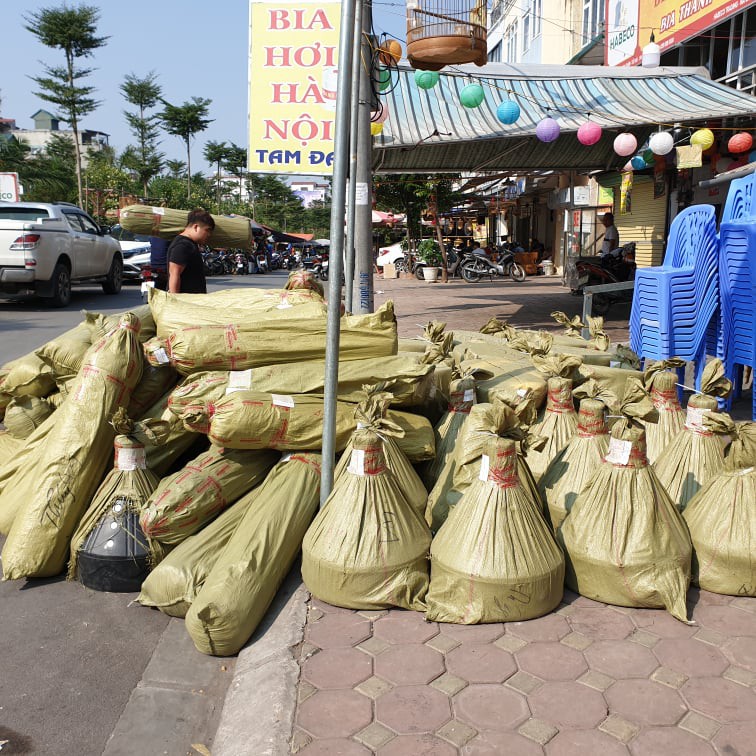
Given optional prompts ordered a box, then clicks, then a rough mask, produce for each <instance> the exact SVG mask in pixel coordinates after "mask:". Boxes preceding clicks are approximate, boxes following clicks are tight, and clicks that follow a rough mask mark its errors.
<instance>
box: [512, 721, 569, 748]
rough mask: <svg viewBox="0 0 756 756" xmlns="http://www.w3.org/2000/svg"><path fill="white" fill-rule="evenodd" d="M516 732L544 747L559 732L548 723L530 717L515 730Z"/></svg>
mask: <svg viewBox="0 0 756 756" xmlns="http://www.w3.org/2000/svg"><path fill="white" fill-rule="evenodd" d="M517 732H519V733H520V735H523V736H524V737H526V738H529V739H530V740H534V741H535V742H536V743H539V744H540V745H546V743H548V742H549V741H550V740H551V739H552V738H553V737H554V735H556V734H557V733H558V732H559V730H558V729H557V728H556V727H554V726H553V725H550V724H549V723H548V722H544V721H543V720H541V719H536V718H535V717H531V718H530V719H528V721H527V722H524V723H523V724H521V725H520V726H519V727H518V728H517Z"/></svg>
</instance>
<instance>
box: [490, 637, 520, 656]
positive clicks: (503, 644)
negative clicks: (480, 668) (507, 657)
mask: <svg viewBox="0 0 756 756" xmlns="http://www.w3.org/2000/svg"><path fill="white" fill-rule="evenodd" d="M493 644H494V646H497V647H498V648H500V649H502V651H509V652H510V653H512V654H513V653H514V652H515V651H519V650H520V649H521V648H525V646H527V645H528V642H527V641H525V640H523V639H522V638H518V637H517V636H515V635H509V634H506V633H505V634H504V635H502V636H501V638H497V639H496V640H495V641H494V642H493Z"/></svg>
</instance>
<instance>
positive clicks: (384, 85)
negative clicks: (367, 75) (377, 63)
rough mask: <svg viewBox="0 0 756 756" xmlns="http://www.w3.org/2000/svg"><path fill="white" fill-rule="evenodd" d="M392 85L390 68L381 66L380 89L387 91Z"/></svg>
mask: <svg viewBox="0 0 756 756" xmlns="http://www.w3.org/2000/svg"><path fill="white" fill-rule="evenodd" d="M390 85H391V71H389V70H388V68H381V69H380V70H379V71H378V89H379V90H380V91H381V92H385V91H386V90H387V89H388V88H389V86H390Z"/></svg>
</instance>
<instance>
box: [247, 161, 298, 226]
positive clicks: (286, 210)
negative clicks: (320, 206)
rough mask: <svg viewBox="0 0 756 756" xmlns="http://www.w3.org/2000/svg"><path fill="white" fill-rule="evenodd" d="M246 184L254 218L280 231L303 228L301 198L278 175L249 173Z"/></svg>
mask: <svg viewBox="0 0 756 756" xmlns="http://www.w3.org/2000/svg"><path fill="white" fill-rule="evenodd" d="M247 186H248V187H249V189H250V191H251V192H252V196H253V198H254V202H253V206H254V217H255V220H257V221H259V222H260V223H264V224H265V225H266V226H272V227H273V228H278V229H280V230H281V231H287V230H289V231H298V230H304V229H302V221H303V213H302V200H301V199H300V198H299V197H298V196H297V195H296V194H294V192H292V190H291V189H290V188H289V187H288V186H287V185H286V184H285V183H284V182H283V181H282V180H281V179H280V178H279V177H278V176H274V175H272V174H265V173H254V174H250V175H249V176H248V178H247Z"/></svg>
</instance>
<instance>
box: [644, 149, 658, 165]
mask: <svg viewBox="0 0 756 756" xmlns="http://www.w3.org/2000/svg"><path fill="white" fill-rule="evenodd" d="M643 160H644V161H645V163H646V165H653V164H654V163H655V162H656V161H655V160H654V153H653V152H651V150H643Z"/></svg>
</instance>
